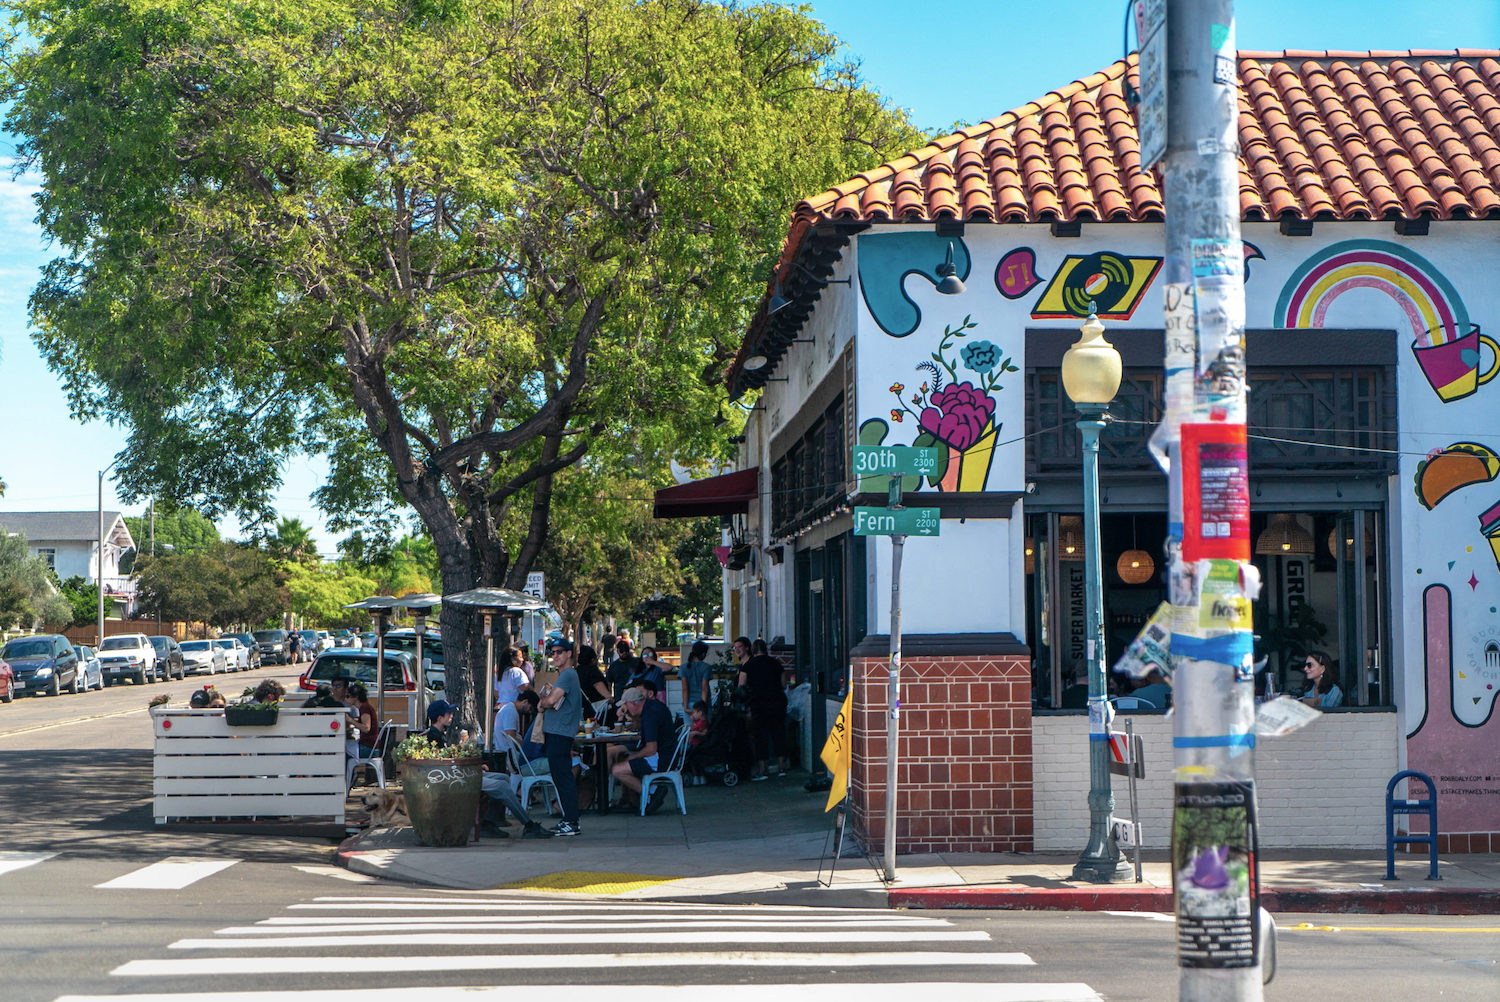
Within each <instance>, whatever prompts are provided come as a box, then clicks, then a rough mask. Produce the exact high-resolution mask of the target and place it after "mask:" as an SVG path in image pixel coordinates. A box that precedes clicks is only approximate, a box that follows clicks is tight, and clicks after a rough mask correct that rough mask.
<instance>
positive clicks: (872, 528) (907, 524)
mask: <svg viewBox="0 0 1500 1002" xmlns="http://www.w3.org/2000/svg"><path fill="white" fill-rule="evenodd" d="M941 525H942V511H941V509H938V508H855V509H854V534H855V535H856V536H895V535H903V536H936V535H937V534H938V528H939V527H940V526H941Z"/></svg>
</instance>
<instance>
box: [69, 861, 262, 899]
mask: <svg viewBox="0 0 1500 1002" xmlns="http://www.w3.org/2000/svg"><path fill="white" fill-rule="evenodd" d="M238 862H239V860H237V859H199V858H196V857H193V856H168V857H167V858H166V859H163V860H161V861H160V862H156V863H152V864H151V865H150V866H143V867H141V868H140V869H139V870H132V871H131V872H129V873H127V874H124V875H122V876H119V877H116V878H115V879H114V880H107V881H105V882H104V883H102V884H95V885H94V887H96V888H108V889H111V890H119V889H122V888H130V889H133V890H152V891H180V890H182V889H183V888H184V887H186V886H188V885H189V884H192V883H194V882H196V881H199V880H202V879H203V878H204V877H209V876H212V875H213V874H215V873H218V872H219V871H220V870H225V869H228V868H229V867H231V866H233V865H234V864H236V863H238Z"/></svg>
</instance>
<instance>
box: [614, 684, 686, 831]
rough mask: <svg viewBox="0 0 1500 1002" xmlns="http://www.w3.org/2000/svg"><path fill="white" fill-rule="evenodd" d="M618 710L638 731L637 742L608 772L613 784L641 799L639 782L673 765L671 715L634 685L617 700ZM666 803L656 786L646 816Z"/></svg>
mask: <svg viewBox="0 0 1500 1002" xmlns="http://www.w3.org/2000/svg"><path fill="white" fill-rule="evenodd" d="M620 708H621V709H622V710H623V711H624V713H625V715H626V716H627V717H629V718H630V719H631V720H632V721H634V722H635V723H636V726H637V727H639V728H640V734H641V737H640V740H639V741H637V742H636V744H635V747H634V748H632V749H631V750H630V751H628V752H627V753H626V754H625V757H624V758H622V759H620V760H619V761H618V762H616V763H615V764H614V765H613V766H612V767H611V771H612V774H613V775H614V777H615V782H617V783H619V784H620V785H621V786H623V787H624V788H625V789H627V790H630V791H632V792H633V793H634V794H635V795H636V796H637V797H639V796H640V795H641V785H642V784H641V779H642V778H643V777H646V776H649V775H651V773H653V772H660V771H661V770H663V769H665V768H666V767H667V765H668V763H670V762H671V761H672V753H673V752H675V751H676V750H677V736H676V733H677V729H676V727H674V726H673V724H672V711H671V710H669V709H667V705H666V704H665V703H663V702H661V701H660V700H658V699H656V697H655V696H654V695H653V694H652V693H648V692H647V691H646V690H645V689H644V688H642V687H641V686H638V685H633V686H631V687H630V688H629V689H626V690H625V693H624V695H622V696H621V697H620ZM666 799H667V787H666V786H665V785H660V784H658V785H657V787H656V789H655V790H653V791H652V793H651V803H650V804H648V805H647V806H646V813H647V814H655V813H656V811H657V810H658V809H660V807H661V805H662V803H663V802H664V801H665V800H666Z"/></svg>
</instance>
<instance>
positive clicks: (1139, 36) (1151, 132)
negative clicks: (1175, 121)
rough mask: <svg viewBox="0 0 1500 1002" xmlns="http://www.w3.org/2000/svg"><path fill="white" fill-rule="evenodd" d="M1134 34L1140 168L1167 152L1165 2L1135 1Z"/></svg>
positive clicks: (1147, 166)
mask: <svg viewBox="0 0 1500 1002" xmlns="http://www.w3.org/2000/svg"><path fill="white" fill-rule="evenodd" d="M1135 37H1136V44H1137V45H1139V46H1140V81H1141V93H1140V102H1141V103H1140V106H1139V107H1138V108H1137V109H1136V118H1137V120H1138V121H1139V123H1140V134H1141V171H1142V172H1145V171H1148V170H1150V169H1151V168H1152V167H1153V166H1154V165H1155V164H1156V163H1157V161H1159V160H1161V158H1162V157H1163V156H1165V155H1166V152H1167V2H1166V0H1136V3H1135Z"/></svg>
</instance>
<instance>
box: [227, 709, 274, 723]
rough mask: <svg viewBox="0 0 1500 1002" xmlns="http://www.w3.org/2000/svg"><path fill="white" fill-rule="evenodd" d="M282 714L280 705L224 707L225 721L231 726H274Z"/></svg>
mask: <svg viewBox="0 0 1500 1002" xmlns="http://www.w3.org/2000/svg"><path fill="white" fill-rule="evenodd" d="M280 715H281V708H280V707H279V706H226V707H224V722H225V723H226V724H228V725H229V726H230V727H273V726H275V724H276V718H277V717H279V716H280Z"/></svg>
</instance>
